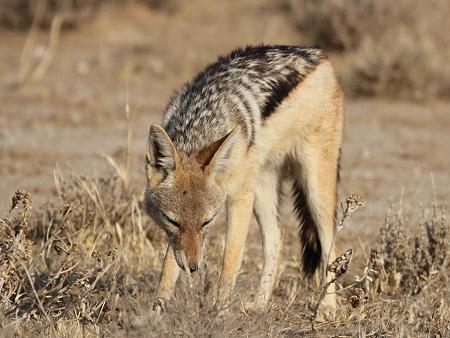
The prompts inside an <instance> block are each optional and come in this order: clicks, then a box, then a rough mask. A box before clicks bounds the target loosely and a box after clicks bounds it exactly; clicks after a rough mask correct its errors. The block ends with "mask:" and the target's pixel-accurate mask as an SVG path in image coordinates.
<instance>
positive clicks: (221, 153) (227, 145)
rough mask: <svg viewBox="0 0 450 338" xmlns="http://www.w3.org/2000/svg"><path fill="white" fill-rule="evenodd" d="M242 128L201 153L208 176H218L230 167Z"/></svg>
mask: <svg viewBox="0 0 450 338" xmlns="http://www.w3.org/2000/svg"><path fill="white" fill-rule="evenodd" d="M240 129H241V128H239V127H237V128H235V129H234V130H233V131H232V132H231V133H229V134H228V135H226V136H225V137H223V138H222V139H220V140H219V141H216V142H214V143H213V144H211V145H210V146H209V147H208V148H207V149H206V150H204V151H202V152H201V153H200V154H199V157H200V159H201V160H203V164H202V162H200V163H201V165H202V167H203V168H205V172H206V174H207V175H208V176H210V177H213V176H216V175H217V174H219V173H221V172H223V171H225V170H226V169H227V168H228V165H229V162H230V158H231V155H232V153H233V148H234V145H235V144H236V141H237V140H238V139H239V136H240ZM199 157H197V159H199ZM200 159H199V161H200Z"/></svg>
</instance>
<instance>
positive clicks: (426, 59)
mask: <svg viewBox="0 0 450 338" xmlns="http://www.w3.org/2000/svg"><path fill="white" fill-rule="evenodd" d="M286 4H287V6H286V8H287V10H288V13H290V14H291V17H292V18H293V20H294V22H295V24H296V25H297V26H298V27H299V29H300V31H301V32H302V33H304V34H305V35H306V37H307V40H308V41H309V42H310V43H311V44H319V45H320V46H321V47H323V48H325V49H327V50H331V51H334V52H337V53H339V54H341V55H343V56H344V61H343V62H342V63H340V64H339V67H338V70H339V69H341V71H340V72H339V73H340V77H341V79H342V81H343V84H344V87H345V88H346V89H347V91H348V92H350V93H353V94H363V95H376V94H382V95H387V96H396V97H397V96H401V97H402V96H403V97H412V98H417V99H424V98H429V97H447V98H448V95H449V93H450V70H449V67H448V66H447V64H448V60H449V59H450V37H449V34H446V32H448V31H450V22H449V21H448V20H447V19H446V18H447V16H448V13H450V3H449V2H448V1H445V0H435V1H417V0H416V1H410V0H400V1H396V2H395V4H394V3H392V1H389V0H381V1H371V0H353V1H342V0H319V1H315V0H287V1H286Z"/></svg>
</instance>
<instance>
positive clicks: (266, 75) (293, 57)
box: [163, 46, 324, 155]
mask: <svg viewBox="0 0 450 338" xmlns="http://www.w3.org/2000/svg"><path fill="white" fill-rule="evenodd" d="M323 59H324V56H323V54H322V53H321V51H320V50H319V49H315V48H302V47H292V46H259V47H247V48H244V49H237V50H235V51H233V52H232V53H230V54H229V55H228V56H225V57H220V58H219V59H218V61H217V62H215V63H213V64H211V65H209V66H208V67H207V68H206V69H205V70H204V71H203V72H202V73H200V74H199V75H198V76H197V77H195V78H194V80H193V81H192V82H190V83H187V84H185V85H184V86H183V88H182V89H181V90H180V91H179V92H178V93H176V94H175V95H174V96H173V97H172V99H171V100H170V102H169V105H168V107H167V109H166V112H165V116H164V120H163V127H164V129H165V130H166V132H167V134H168V135H169V136H170V138H171V139H172V140H173V142H174V144H175V145H176V147H177V148H178V149H179V150H180V151H182V152H184V153H185V154H187V155H191V154H195V153H197V152H199V151H200V150H202V149H204V148H206V147H207V146H208V145H210V144H211V143H213V142H214V141H217V140H219V139H220V138H222V137H223V136H225V135H227V134H228V133H229V132H230V131H231V130H233V129H234V128H235V127H237V126H240V127H241V130H242V131H243V132H244V133H245V135H246V137H247V140H248V145H249V146H251V145H252V144H253V143H254V142H255V140H256V138H257V133H258V129H259V128H260V126H261V124H263V123H264V120H265V119H267V118H268V117H269V116H270V115H271V114H272V113H273V112H274V111H275V110H276V108H277V107H278V105H279V104H280V103H281V101H282V100H283V99H284V98H285V97H286V96H287V95H288V94H289V93H290V92H291V91H292V89H294V88H295V87H296V86H297V85H298V84H299V83H300V82H301V81H302V79H303V78H304V77H305V76H306V75H307V74H308V73H310V72H311V71H312V70H313V69H315V67H317V65H318V64H320V63H321V61H322V60H323Z"/></svg>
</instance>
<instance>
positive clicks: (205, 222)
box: [202, 216, 215, 228]
mask: <svg viewBox="0 0 450 338" xmlns="http://www.w3.org/2000/svg"><path fill="white" fill-rule="evenodd" d="M214 217H215V216H213V217H211V218H210V219H207V220H206V221H204V222H203V224H202V228H204V227H205V226H207V225H208V224H209V223H211V222H212V220H213V219H214Z"/></svg>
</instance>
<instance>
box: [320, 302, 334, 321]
mask: <svg viewBox="0 0 450 338" xmlns="http://www.w3.org/2000/svg"><path fill="white" fill-rule="evenodd" d="M335 319H336V307H335V306H331V305H325V304H324V305H322V306H321V307H320V309H319V313H318V314H317V317H316V321H317V322H330V321H334V320H335Z"/></svg>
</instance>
